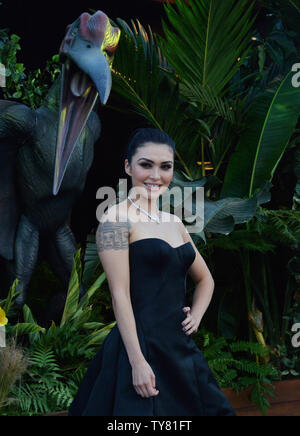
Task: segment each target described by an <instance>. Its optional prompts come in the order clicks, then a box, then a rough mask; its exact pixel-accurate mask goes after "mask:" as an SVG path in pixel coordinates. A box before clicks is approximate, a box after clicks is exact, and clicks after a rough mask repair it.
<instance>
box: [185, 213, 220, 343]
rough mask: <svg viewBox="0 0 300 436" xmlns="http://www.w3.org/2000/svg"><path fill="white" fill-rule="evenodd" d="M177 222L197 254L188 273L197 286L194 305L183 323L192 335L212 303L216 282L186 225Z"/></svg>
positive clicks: (186, 240)
mask: <svg viewBox="0 0 300 436" xmlns="http://www.w3.org/2000/svg"><path fill="white" fill-rule="evenodd" d="M177 218H178V217H177ZM177 222H178V225H179V230H180V232H181V234H182V237H183V240H184V242H191V244H192V246H193V248H194V250H195V253H196V258H195V260H194V262H193V264H192V265H191V267H190V269H189V271H188V273H189V275H190V276H191V277H192V279H193V281H194V283H195V285H196V287H195V291H194V294H193V303H192V308H191V310H190V313H189V314H188V317H187V319H186V320H185V321H184V322H183V327H184V328H187V330H185V333H186V334H188V335H190V334H191V333H193V332H195V331H197V330H198V327H199V325H200V323H201V321H202V318H203V316H204V314H205V313H206V311H207V309H208V307H209V305H210V303H211V300H212V296H213V293H214V288H215V282H214V279H213V277H212V275H211V272H210V270H209V268H208V266H207V265H206V263H205V260H204V259H203V257H202V256H201V254H200V253H199V251H198V250H197V248H196V246H195V244H194V241H193V240H192V238H191V236H190V234H189V233H188V231H187V230H186V228H185V226H184V224H183V223H182V221H181V220H180V219H179V218H178V221H177Z"/></svg>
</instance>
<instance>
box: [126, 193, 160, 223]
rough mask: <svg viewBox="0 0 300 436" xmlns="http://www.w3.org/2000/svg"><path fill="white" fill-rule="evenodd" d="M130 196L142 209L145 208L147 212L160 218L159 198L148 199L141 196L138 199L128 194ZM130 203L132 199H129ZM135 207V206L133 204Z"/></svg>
mask: <svg viewBox="0 0 300 436" xmlns="http://www.w3.org/2000/svg"><path fill="white" fill-rule="evenodd" d="M128 197H129V198H131V200H132V201H133V202H134V203H135V205H136V206H140V207H141V208H142V209H144V210H145V211H146V212H148V213H149V214H151V215H152V216H153V217H156V218H158V217H159V216H160V212H159V208H158V205H157V202H158V199H156V200H155V199H151V198H149V199H148V200H147V199H146V198H144V197H141V196H140V197H139V198H138V199H137V200H136V199H135V198H134V196H133V197H131V196H130V195H129V196H128ZM128 202H129V204H130V205H132V204H131V202H130V200H128ZM133 207H134V206H133Z"/></svg>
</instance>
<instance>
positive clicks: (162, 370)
mask: <svg viewBox="0 0 300 436" xmlns="http://www.w3.org/2000/svg"><path fill="white" fill-rule="evenodd" d="M195 256H196V254H195V251H194V248H193V246H192V244H191V243H190V242H188V243H186V244H184V245H181V246H179V247H172V246H171V245H169V243H168V242H166V241H164V240H163V239H159V238H147V239H141V240H138V241H135V242H133V243H131V244H130V246H129V259H130V292H131V301H132V307H133V311H134V315H135V321H136V327H137V334H138V339H139V343H140V346H141V350H142V353H143V355H144V357H145V359H146V360H147V362H148V363H149V365H150V366H151V368H152V370H153V372H154V374H155V378H156V388H157V389H158V390H159V394H158V395H157V396H155V397H151V398H142V397H141V396H140V395H138V394H137V393H136V391H135V389H134V387H133V381H132V368H131V365H130V362H129V359H128V356H127V352H126V349H125V346H124V344H123V341H122V338H121V335H120V332H119V329H118V326H117V324H116V325H115V326H114V327H113V329H112V330H111V331H110V333H109V334H108V335H107V337H106V338H105V340H104V342H103V344H102V346H101V348H100V350H99V351H98V353H97V354H96V355H95V357H94V359H93V360H92V362H91V363H90V366H89V368H88V371H87V373H86V375H85V377H84V379H83V381H82V384H81V385H80V388H79V390H78V392H77V394H76V397H75V399H74V401H73V403H72V404H71V407H70V409H69V416H236V414H235V412H234V410H233V409H232V407H231V405H230V404H229V402H228V400H227V399H226V397H225V396H224V394H223V392H222V391H221V389H220V387H219V385H218V383H217V381H216V379H215V377H214V375H213V374H212V372H211V370H210V368H209V366H208V364H207V362H206V360H205V359H204V357H203V354H202V353H201V351H200V350H199V348H198V347H197V345H196V344H195V342H194V341H193V339H192V338H191V337H190V336H189V335H186V334H185V333H184V332H183V330H182V325H181V323H182V321H184V320H185V319H186V314H185V313H184V312H183V308H184V307H185V306H186V277H187V271H188V269H189V267H190V266H191V265H192V263H193V262H194V260H195Z"/></svg>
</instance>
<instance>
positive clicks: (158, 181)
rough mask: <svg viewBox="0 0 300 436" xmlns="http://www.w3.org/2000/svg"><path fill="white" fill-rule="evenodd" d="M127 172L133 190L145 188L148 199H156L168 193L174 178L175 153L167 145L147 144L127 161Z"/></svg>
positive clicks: (142, 191)
mask: <svg viewBox="0 0 300 436" xmlns="http://www.w3.org/2000/svg"><path fill="white" fill-rule="evenodd" d="M125 171H126V173H127V174H128V175H129V176H131V177H132V188H136V187H137V188H139V187H143V188H144V189H142V190H141V191H138V193H140V192H141V194H142V195H143V193H145V194H146V195H147V198H151V199H153V200H154V199H156V198H158V197H159V196H161V195H162V194H163V193H164V192H165V191H167V189H168V187H169V185H170V183H171V181H172V178H173V176H174V153H173V150H172V148H171V147H170V146H169V145H167V144H155V143H153V142H147V143H145V145H143V147H141V148H138V150H137V152H136V154H135V155H134V156H133V157H132V162H131V166H130V165H129V162H128V160H127V159H126V161H125Z"/></svg>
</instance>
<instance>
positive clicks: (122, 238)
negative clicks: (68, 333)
mask: <svg viewBox="0 0 300 436" xmlns="http://www.w3.org/2000/svg"><path fill="white" fill-rule="evenodd" d="M129 234H130V223H129V221H128V220H126V221H124V222H121V221H120V220H118V221H117V220H116V214H114V213H113V212H112V208H111V209H110V210H109V211H108V212H107V213H106V214H105V215H104V216H103V217H102V219H101V220H100V223H99V227H98V230H97V235H96V240H97V248H98V254H99V258H100V261H101V263H102V266H103V269H104V271H105V274H106V277H107V280H108V284H109V289H110V293H111V297H112V306H113V311H114V314H115V318H116V321H117V325H118V329H119V331H120V335H121V337H122V340H123V343H124V346H125V348H126V351H127V355H128V359H129V362H130V364H131V367H132V373H133V384H134V387H135V389H136V391H137V393H138V394H139V395H141V396H142V397H148V396H152V395H157V393H158V391H157V390H156V389H155V376H154V374H153V372H152V369H151V368H150V366H149V365H148V363H147V361H146V360H145V357H144V355H143V353H142V351H141V347H140V344H139V340H138V335H137V330H136V322H135V318H134V313H133V309H132V304H131V298H130V267H129Z"/></svg>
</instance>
